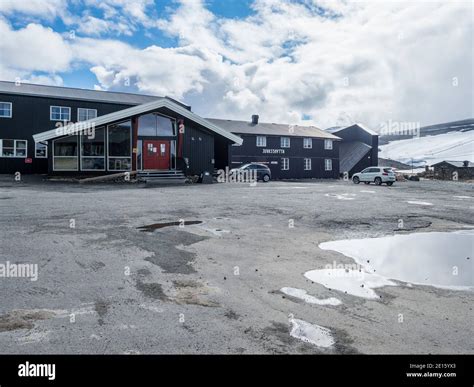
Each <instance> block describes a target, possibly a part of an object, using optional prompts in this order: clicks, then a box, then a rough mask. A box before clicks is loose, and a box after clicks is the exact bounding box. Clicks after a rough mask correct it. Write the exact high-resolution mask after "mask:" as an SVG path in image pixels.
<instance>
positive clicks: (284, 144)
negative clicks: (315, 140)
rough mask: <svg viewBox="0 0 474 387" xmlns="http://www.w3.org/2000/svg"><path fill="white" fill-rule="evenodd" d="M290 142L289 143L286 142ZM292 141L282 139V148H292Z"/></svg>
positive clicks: (285, 138)
mask: <svg viewBox="0 0 474 387" xmlns="http://www.w3.org/2000/svg"><path fill="white" fill-rule="evenodd" d="M287 140H288V143H287V142H286V141H287ZM290 147H291V140H290V138H289V137H280V148H290Z"/></svg>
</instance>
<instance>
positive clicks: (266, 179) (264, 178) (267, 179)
mask: <svg viewBox="0 0 474 387" xmlns="http://www.w3.org/2000/svg"><path fill="white" fill-rule="evenodd" d="M263 181H264V182H265V183H268V182H269V181H270V176H268V175H263Z"/></svg>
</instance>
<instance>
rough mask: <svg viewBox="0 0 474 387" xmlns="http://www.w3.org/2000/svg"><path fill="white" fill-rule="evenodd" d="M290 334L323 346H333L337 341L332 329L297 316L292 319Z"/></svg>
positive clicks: (306, 341)
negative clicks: (299, 318)
mask: <svg viewBox="0 0 474 387" xmlns="http://www.w3.org/2000/svg"><path fill="white" fill-rule="evenodd" d="M290 322H291V325H292V327H291V331H290V336H292V337H294V338H296V339H299V340H301V341H304V342H305V343H310V344H313V345H316V346H318V347H322V348H329V347H332V346H333V345H334V343H335V341H334V338H333V337H332V334H331V331H330V330H329V329H327V328H324V327H321V326H319V325H316V324H310V323H308V322H306V321H303V320H298V319H296V318H292V319H290Z"/></svg>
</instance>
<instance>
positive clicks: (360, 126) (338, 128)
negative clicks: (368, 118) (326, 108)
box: [326, 124, 379, 136]
mask: <svg viewBox="0 0 474 387" xmlns="http://www.w3.org/2000/svg"><path fill="white" fill-rule="evenodd" d="M356 126H358V127H359V128H361V129H362V130H365V131H366V132H367V133H369V134H371V135H372V136H378V135H379V134H378V133H377V132H374V131H373V130H372V129H369V128H367V127H365V126H364V125H362V124H352V125H349V126H333V127H332V128H327V129H326V132H329V133H333V134H335V133H337V132H340V131H341V130H344V129H348V128H351V127H356Z"/></svg>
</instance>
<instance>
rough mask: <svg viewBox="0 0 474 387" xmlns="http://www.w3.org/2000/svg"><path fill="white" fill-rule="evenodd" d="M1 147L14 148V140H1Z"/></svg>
mask: <svg viewBox="0 0 474 387" xmlns="http://www.w3.org/2000/svg"><path fill="white" fill-rule="evenodd" d="M3 147H4V148H14V147H15V140H3Z"/></svg>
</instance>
